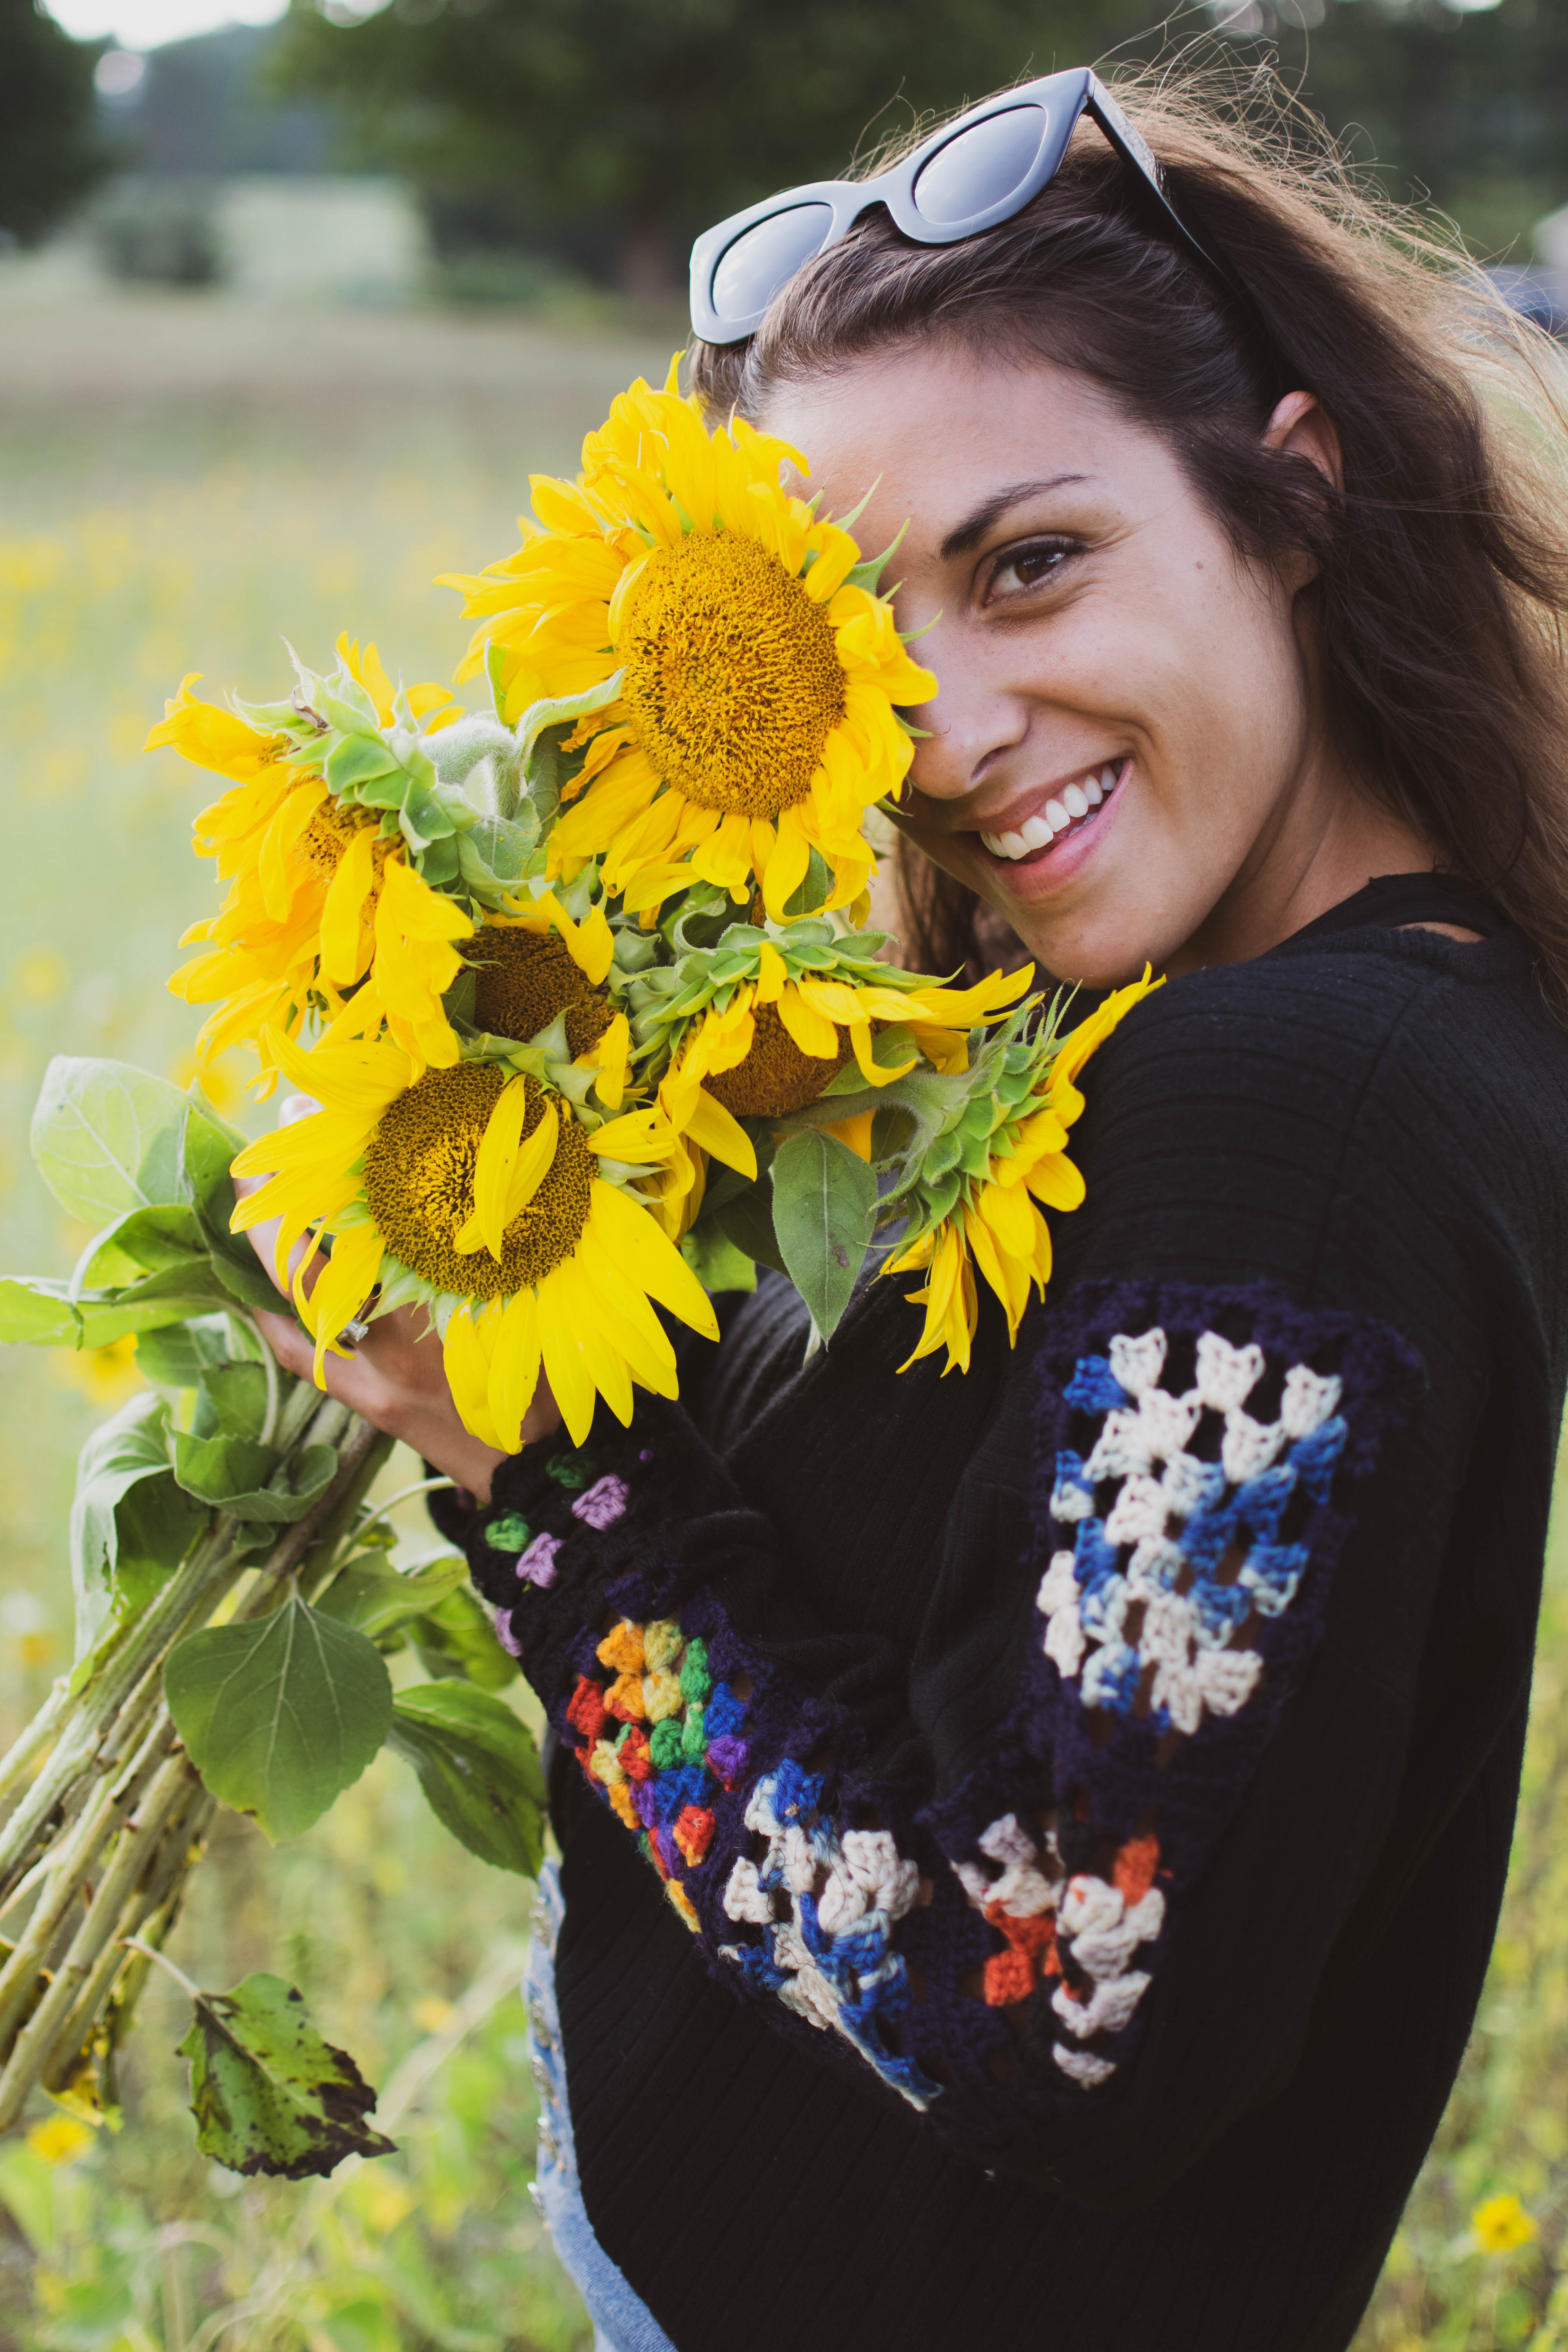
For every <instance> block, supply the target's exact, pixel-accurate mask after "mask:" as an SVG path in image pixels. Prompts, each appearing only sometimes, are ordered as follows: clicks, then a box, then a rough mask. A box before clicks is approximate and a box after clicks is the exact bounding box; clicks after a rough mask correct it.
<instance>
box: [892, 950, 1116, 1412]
mask: <svg viewBox="0 0 1568 2352" xmlns="http://www.w3.org/2000/svg"><path fill="white" fill-rule="evenodd" d="M1161 985H1162V983H1161V982H1159V981H1154V980H1151V978H1150V976H1149V973H1148V971H1147V969H1145V971H1144V975H1143V978H1142V980H1140V981H1134V982H1132V983H1131V985H1130V986H1129V987H1126V988H1120V989H1117V990H1116V991H1115V992H1113V993H1112V994H1111V995H1110V996H1108V997H1107V998H1106V1000H1105V1002H1104V1003H1103V1004H1101V1005H1100V1008H1099V1010H1098V1011H1097V1012H1095V1013H1091V1014H1090V1015H1089V1019H1088V1020H1087V1021H1082V1022H1080V1023H1079V1025H1078V1027H1077V1028H1076V1029H1073V1030H1070V1031H1069V1032H1068V1034H1067V1035H1066V1036H1065V1037H1059V1038H1058V1036H1056V1035H1055V1034H1054V1030H1053V1027H1052V1025H1051V1024H1047V1027H1046V1029H1045V1030H1044V1031H1043V1032H1042V1033H1041V1034H1039V1035H1037V1036H1036V1037H1033V1038H1031V1037H1030V1036H1029V1034H1027V1028H1028V1024H1029V1022H1030V1020H1031V1019H1032V1017H1033V1013H1034V1009H1035V1008H1034V1007H1033V1005H1025V1006H1023V1007H1021V1008H1020V1009H1019V1011H1018V1012H1017V1013H1015V1014H1014V1016H1013V1017H1012V1019H1011V1020H1010V1021H1008V1022H1007V1023H1006V1024H1005V1025H1004V1026H1002V1027H1001V1028H999V1029H997V1030H996V1031H994V1033H993V1034H992V1035H991V1036H990V1037H988V1038H987V1039H986V1040H985V1042H984V1045H982V1046H981V1047H980V1049H979V1051H978V1052H977V1053H976V1055H975V1056H974V1061H973V1066H972V1068H971V1069H970V1071H969V1072H968V1073H967V1074H966V1076H965V1079H964V1082H963V1086H962V1088H961V1089H959V1090H958V1093H957V1095H956V1097H955V1099H954V1102H953V1104H952V1108H951V1109H950V1110H949V1112H948V1113H947V1115H946V1116H945V1117H944V1118H943V1119H942V1121H941V1123H940V1127H936V1128H935V1129H934V1131H932V1130H931V1129H928V1130H926V1131H925V1132H923V1133H921V1134H920V1135H918V1137H917V1139H916V1144H915V1148H914V1150H913V1151H912V1153H911V1155H910V1161H909V1164H908V1165H907V1167H906V1169H905V1171H903V1173H902V1175H901V1177H900V1181H898V1182H897V1183H895V1184H894V1186H893V1187H892V1188H891V1189H890V1190H889V1192H888V1193H887V1195H886V1196H885V1198H884V1200H883V1202H882V1203H881V1213H882V1215H883V1218H884V1219H885V1220H890V1219H892V1218H893V1217H895V1216H901V1217H903V1218H904V1219H905V1220H906V1221H907V1222H906V1224H905V1231H904V1234H903V1237H902V1245H901V1247H900V1251H899V1254H898V1255H897V1256H896V1257H893V1258H891V1259H890V1260H889V1263H888V1265H887V1266H886V1268H885V1269H884V1271H885V1272H887V1273H889V1274H900V1273H904V1272H907V1271H909V1270H910V1268H912V1267H920V1268H922V1269H923V1270H924V1272H925V1276H926V1281H925V1286H924V1288H923V1289H921V1290H912V1291H910V1294H909V1296H910V1299H911V1300H912V1301H914V1302H915V1303H916V1304H917V1305H921V1306H923V1307H924V1308H925V1328H924V1329H923V1330H922V1332H921V1338H920V1343H919V1345H918V1346H917V1347H916V1349H915V1350H914V1352H913V1354H912V1355H911V1356H910V1358H909V1360H908V1363H906V1364H905V1365H904V1366H903V1367H901V1369H903V1370H908V1368H909V1364H912V1363H916V1362H918V1361H919V1360H920V1359H921V1357H922V1356H929V1355H931V1354H933V1353H934V1351H935V1350H936V1349H938V1348H940V1347H943V1346H945V1348H946V1349H947V1362H946V1364H945V1365H944V1366H943V1370H944V1371H951V1370H952V1368H953V1366H954V1365H955V1364H956V1365H958V1366H959V1368H960V1369H961V1370H963V1371H967V1370H968V1369H969V1353H970V1346H971V1342H972V1341H973V1337H974V1330H975V1325H976V1322H977V1320H978V1315H979V1299H978V1293H977V1290H976V1287H975V1280H974V1275H975V1269H976V1267H978V1268H979V1271H980V1272H981V1274H982V1275H984V1278H985V1280H986V1282H987V1283H988V1284H989V1286H990V1287H991V1289H992V1290H993V1291H994V1293H995V1295H996V1297H997V1298H998V1299H999V1300H1000V1301H1001V1304H1002V1309H1003V1312H1004V1314H1005V1316H1006V1318H1007V1338H1008V1343H1009V1345H1011V1344H1012V1343H1013V1341H1015V1340H1016V1338H1017V1334H1018V1325H1019V1322H1020V1321H1021V1319H1022V1318H1023V1313H1024V1309H1025V1307H1026V1306H1027V1305H1028V1302H1029V1292H1030V1289H1031V1287H1033V1288H1034V1289H1035V1290H1036V1291H1037V1294H1038V1295H1039V1296H1041V1297H1043V1296H1044V1295H1045V1287H1046V1284H1047V1281H1048V1280H1049V1279H1050V1272H1051V1234H1050V1227H1049V1226H1048V1225H1047V1223H1046V1220H1045V1218H1044V1217H1043V1216H1042V1215H1041V1213H1040V1205H1039V1204H1042V1203H1043V1204H1044V1206H1045V1207H1046V1208H1048V1209H1059V1210H1068V1209H1076V1208H1077V1207H1078V1206H1079V1203H1080V1202H1081V1201H1082V1200H1083V1197H1084V1183H1083V1178H1082V1176H1081V1175H1080V1174H1079V1171H1078V1169H1077V1168H1076V1167H1075V1165H1074V1164H1073V1162H1072V1161H1071V1160H1069V1159H1068V1156H1067V1142H1068V1129H1069V1128H1070V1127H1071V1126H1072V1124H1073V1122H1074V1121H1075V1120H1076V1119H1077V1118H1078V1117H1079V1114H1080V1112H1081V1111H1082V1109H1083V1107H1084V1098H1083V1096H1082V1094H1081V1093H1080V1092H1079V1087H1078V1086H1077V1083H1076V1081H1077V1079H1078V1076H1079V1072H1080V1071H1081V1070H1082V1068H1083V1066H1084V1064H1085V1063H1086V1062H1087V1061H1088V1059H1089V1055H1091V1054H1092V1053H1093V1052H1094V1050H1095V1048H1096V1046H1098V1045H1101V1044H1103V1042H1104V1040H1105V1039H1106V1038H1107V1037H1108V1036H1110V1033H1111V1031H1112V1030H1113V1029H1114V1028H1115V1027H1116V1024H1117V1023H1118V1022H1119V1021H1120V1020H1121V1018H1122V1016H1123V1015H1124V1014H1125V1013H1130V1012H1131V1009H1132V1007H1133V1005H1135V1004H1137V1003H1140V1002H1141V1001H1142V998H1143V997H1145V996H1147V995H1148V994H1149V993H1150V992H1151V990H1152V989H1153V988H1158V987H1160V986H1161ZM933 1125H934V1123H933Z"/></svg>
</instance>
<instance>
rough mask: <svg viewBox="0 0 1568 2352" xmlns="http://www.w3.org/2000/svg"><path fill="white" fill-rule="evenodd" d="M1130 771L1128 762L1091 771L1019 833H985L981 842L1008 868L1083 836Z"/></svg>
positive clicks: (1065, 790)
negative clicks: (1071, 835)
mask: <svg viewBox="0 0 1568 2352" xmlns="http://www.w3.org/2000/svg"><path fill="white" fill-rule="evenodd" d="M1126 768H1127V761H1125V760H1109V761H1106V762H1105V764H1104V765H1103V766H1102V767H1098V768H1089V769H1088V770H1087V771H1086V772H1085V773H1084V774H1083V775H1081V776H1079V777H1077V778H1075V780H1074V781H1073V782H1071V783H1070V784H1068V785H1067V786H1065V787H1064V789H1063V790H1062V791H1061V792H1060V793H1057V794H1054V795H1053V797H1052V798H1051V799H1050V800H1048V801H1047V803H1046V805H1045V807H1044V808H1043V809H1041V810H1040V811H1039V812H1038V813H1037V814H1036V815H1034V816H1032V817H1029V818H1027V819H1026V821H1025V823H1024V824H1021V825H1020V826H1019V827H1018V830H1017V832H1016V833H983V834H982V835H981V836H980V838H981V841H982V842H983V843H984V846H985V847H986V848H987V849H988V850H989V851H990V852H991V855H992V856H993V857H1000V858H1002V859H1004V860H1005V862H1006V863H1007V864H1008V865H1016V863H1017V861H1018V860H1019V859H1020V858H1021V857H1036V856H1038V855H1039V853H1040V851H1041V850H1043V849H1050V848H1053V847H1054V846H1055V845H1056V844H1057V843H1058V841H1061V840H1064V839H1065V838H1066V836H1067V835H1068V834H1069V833H1081V832H1082V830H1083V828H1084V826H1085V825H1086V824H1090V823H1091V822H1092V820H1093V819H1094V818H1095V817H1096V816H1097V815H1098V814H1099V813H1100V809H1101V808H1103V807H1104V805H1105V803H1106V802H1107V801H1108V800H1109V799H1110V795H1111V794H1112V793H1113V792H1114V791H1115V790H1116V787H1117V785H1118V784H1119V783H1120V782H1121V779H1122V776H1123V774H1124V773H1125V772H1126Z"/></svg>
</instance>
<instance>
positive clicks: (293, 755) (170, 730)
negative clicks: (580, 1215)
mask: <svg viewBox="0 0 1568 2352" xmlns="http://www.w3.org/2000/svg"><path fill="white" fill-rule="evenodd" d="M338 652H339V655H340V656H341V657H342V663H343V668H344V671H345V672H346V674H347V675H348V677H351V678H352V679H353V681H354V682H355V684H356V685H358V686H360V687H361V688H363V692H364V693H365V695H366V696H368V697H369V698H370V701H371V703H372V704H374V709H375V714H376V718H377V719H378V721H379V723H380V724H381V725H382V726H383V727H386V728H390V727H391V726H392V725H393V724H394V719H395V698H394V689H393V688H392V686H391V683H390V681H389V679H388V678H387V676H386V673H385V671H384V669H383V667H382V666H381V662H380V659H379V657H378V656H377V653H376V649H375V647H374V646H366V647H365V648H364V650H363V654H362V652H361V649H360V646H359V645H358V644H357V642H351V641H350V640H349V639H347V638H342V637H340V639H339V640H338ZM195 682H196V673H195V672H193V673H192V675H191V676H190V677H187V678H186V679H185V680H184V683H183V685H182V686H181V688H180V691H179V693H178V695H176V696H175V697H174V698H173V699H172V700H171V701H169V702H168V703H166V704H165V706H164V712H165V715H164V718H163V721H162V723H161V724H160V725H158V726H156V727H154V728H153V730H152V732H151V733H150V734H149V736H148V738H147V742H146V746H145V748H146V749H147V750H148V751H154V750H157V749H159V748H160V747H162V746H165V745H167V746H169V747H171V748H172V749H174V751H179V752H180V753H181V754H182V755H183V756H184V758H185V759H187V760H190V761H192V762H193V763H194V764H195V765H196V766H198V767H203V768H207V769H210V770H215V771H216V772H217V773H218V774H219V775H223V776H227V777H228V778H230V779H231V781H232V783H233V790H231V791H229V792H227V793H225V794H224V795H223V797H222V798H221V799H220V800H217V801H215V802H214V803H212V805H211V806H210V807H208V808H205V809H204V810H203V811H202V813H201V814H200V815H199V816H198V817H197V818H196V821H195V828H194V842H195V850H196V854H197V856H203V857H213V858H215V859H216V862H217V869H218V873H219V875H220V877H222V878H224V879H225V880H226V881H228V882H229V884H230V888H229V892H228V896H227V898H226V900H225V902H224V906H223V908H222V910H221V911H220V912H219V913H218V914H217V915H216V916H213V917H212V918H210V919H207V920H205V921H203V922H199V923H195V924H193V925H192V927H191V928H190V929H189V930H187V931H186V932H185V934H184V939H183V940H182V942H181V944H182V945H187V946H188V945H190V944H193V943H194V942H196V941H199V942H201V946H202V952H201V953H200V954H198V955H195V956H193V957H192V958H191V959H190V961H188V962H187V963H184V964H183V965H182V966H181V967H180V969H179V970H178V971H176V972H175V973H174V975H173V977H172V978H171V980H170V982H169V986H170V988H171V990H172V991H173V992H174V994H175V995H176V996H179V997H183V998H184V1001H185V1003H188V1004H208V1003H217V1005H218V1010H217V1011H216V1013H213V1014H212V1015H211V1017H210V1018H209V1019H208V1021H207V1022H206V1024H205V1026H204V1028H203V1029H202V1031H201V1034H200V1035H199V1037H198V1039H197V1044H196V1051H197V1055H198V1058H199V1059H200V1060H201V1061H202V1062H203V1063H204V1064H205V1063H206V1062H207V1061H210V1060H211V1059H212V1058H214V1057H215V1056H216V1055H219V1054H221V1053H224V1052H226V1050H227V1049H228V1048H229V1047H230V1046H231V1045H238V1044H241V1043H247V1044H250V1045H254V1046H255V1047H256V1048H257V1049H258V1052H259V1053H260V1054H261V1058H262V1064H263V1084H262V1086H261V1087H260V1089H259V1090H260V1091H261V1092H263V1093H267V1092H270V1090H271V1087H273V1086H274V1085H275V1084H276V1081H277V1073H276V1069H275V1068H274V1067H273V1066H271V1064H270V1063H269V1062H268V1052H267V1048H266V1041H267V1040H268V1038H269V1037H270V1036H272V1035H275V1034H279V1033H281V1034H294V1033H295V1032H297V1031H298V1029H299V1028H300V1024H301V1023H302V1021H303V1019H304V1017H305V1014H306V1012H307V1011H308V1010H310V1009H314V1010H316V1011H318V1012H322V1013H325V1014H326V1016H327V1017H328V1018H329V1020H333V1019H336V1020H337V1021H338V1022H339V1024H340V1034H342V1031H346V1033H347V1034H375V1032H376V1031H377V1030H378V1029H379V1028H380V1026H381V1025H382V1024H383V1022H384V1023H385V1024H386V1025H387V1026H388V1027H389V1028H390V1030H391V1032H392V1034H393V1035H394V1037H395V1040H396V1041H397V1043H398V1044H400V1045H402V1046H404V1048H405V1050H406V1051H407V1052H409V1053H410V1054H411V1055H415V1056H416V1057H417V1058H418V1059H419V1060H421V1062H422V1063H424V1064H426V1065H439V1064H443V1063H449V1062H451V1061H454V1060H455V1059H456V1058H457V1051H458V1047H457V1040H456V1038H455V1037H454V1036H453V1034H452V1031H451V1028H450V1024H448V1023H447V1019H446V1016H445V1014H444V1013H443V1012H442V1010H441V1004H440V999H441V995H442V993H443V992H444V991H445V990H446V989H447V988H448V987H449V986H450V985H451V982H452V981H453V979H454V978H455V976H456V974H457V972H458V969H459V962H460V959H459V957H458V953H457V951H456V942H457V941H458V940H463V939H467V938H468V936H469V935H470V934H471V932H472V929H473V925H472V923H471V922H470V921H469V919H468V917H467V916H466V915H465V914H464V913H463V911H462V909H461V908H459V907H458V906H456V905H454V904H453V903H452V901H451V900H450V899H449V898H445V897H443V896H441V895H440V894H438V893H437V891H435V890H433V889H431V888H430V887H429V886H428V885H427V884H426V882H425V881H424V880H423V878H422V877H420V875H419V874H418V873H417V872H416V870H415V868H414V867H413V866H411V865H410V864H409V862H408V853H407V848H406V845H405V842H404V841H403V840H402V839H401V838H399V837H397V836H396V835H391V836H388V835H386V834H385V832H384V820H383V815H382V812H381V811H380V810H379V809H377V808H366V807H360V806H357V805H353V804H351V803H348V802H346V801H344V800H342V799H341V798H339V797H337V796H336V795H335V794H334V793H333V792H332V790H331V786H330V785H329V783H328V781H327V778H326V776H325V775H324V774H323V772H322V759H321V754H320V753H319V752H316V753H312V750H311V747H310V743H309V742H308V741H307V742H306V743H305V744H304V745H301V743H300V731H301V723H300V719H298V718H297V717H296V716H295V714H294V712H293V711H291V710H290V711H289V719H290V720H291V721H292V722H293V723H292V725H291V726H290V727H289V728H280V729H279V731H276V732H273V731H268V730H265V729H264V728H261V727H258V726H256V725H254V724H252V723H251V722H250V720H249V719H247V718H245V717H243V716H240V715H238V714H237V713H235V712H232V711H227V710H222V709H216V708H215V707H214V706H213V705H212V704H210V703H205V702H202V701H200V700H199V699H198V698H197V697H196V696H195V693H194V691H193V688H194V687H195ZM407 703H408V707H409V709H410V710H411V711H413V712H417V713H420V714H422V715H423V716H424V717H425V719H426V722H427V723H428V724H429V725H430V726H431V727H432V728H433V729H438V728H440V727H441V726H443V725H445V724H447V722H449V721H450V720H451V719H454V718H456V717H457V716H458V715H459V714H458V709H457V706H456V705H454V704H453V703H452V702H451V698H450V697H449V695H448V694H447V690H446V688H444V687H439V686H433V685H430V686H419V687H415V688H412V689H411V690H410V692H409V695H408V698H407ZM306 731H308V730H306ZM367 975H368V977H367ZM362 983H363V984H362ZM347 991H353V996H352V998H350V999H349V1001H348V1003H347V1004H346V1005H345V1001H344V992H347Z"/></svg>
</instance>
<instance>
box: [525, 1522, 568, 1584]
mask: <svg viewBox="0 0 1568 2352" xmlns="http://www.w3.org/2000/svg"><path fill="white" fill-rule="evenodd" d="M560 1549H561V1538H560V1537H559V1536H535V1537H534V1538H533V1541H532V1542H531V1544H530V1545H529V1547H528V1549H527V1550H526V1551H525V1552H524V1553H523V1554H522V1556H521V1559H519V1561H518V1563H517V1572H518V1574H519V1576H521V1578H522V1579H523V1580H524V1581H525V1582H526V1583H529V1584H537V1585H538V1586H539V1587H540V1589H541V1590H542V1591H545V1590H547V1589H548V1588H549V1587H550V1586H551V1585H552V1584H553V1583H554V1581H555V1555H556V1553H557V1552H558V1551H559V1550H560Z"/></svg>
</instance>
